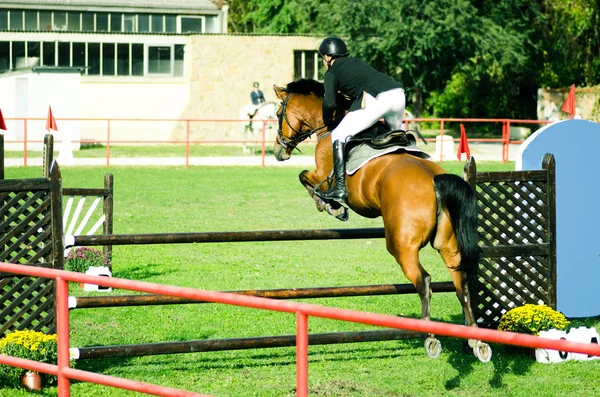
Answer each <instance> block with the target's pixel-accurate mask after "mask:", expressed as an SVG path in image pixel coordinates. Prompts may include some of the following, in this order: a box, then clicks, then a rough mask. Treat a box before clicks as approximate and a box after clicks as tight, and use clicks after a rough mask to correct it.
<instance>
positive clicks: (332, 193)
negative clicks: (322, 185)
mask: <svg viewBox="0 0 600 397" xmlns="http://www.w3.org/2000/svg"><path fill="white" fill-rule="evenodd" d="M317 195H318V196H319V197H320V198H322V199H323V200H331V201H337V202H338V203H340V204H345V203H346V199H347V198H348V192H347V191H346V189H341V188H338V187H335V186H334V187H333V188H332V189H330V190H328V191H326V192H318V193H317Z"/></svg>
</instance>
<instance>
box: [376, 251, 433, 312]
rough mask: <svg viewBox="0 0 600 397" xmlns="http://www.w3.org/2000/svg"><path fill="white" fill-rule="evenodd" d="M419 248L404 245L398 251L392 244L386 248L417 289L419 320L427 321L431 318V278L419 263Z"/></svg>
mask: <svg viewBox="0 0 600 397" xmlns="http://www.w3.org/2000/svg"><path fill="white" fill-rule="evenodd" d="M390 245H393V246H390ZM419 248H420V247H419V246H418V245H415V246H412V247H407V246H406V243H404V244H403V246H402V250H399V249H398V248H397V246H396V244H394V243H393V242H392V243H388V247H387V249H388V251H389V252H390V254H392V255H393V256H394V258H396V262H398V264H399V265H400V267H401V268H402V271H403V272H404V275H405V276H406V278H408V280H409V281H410V282H411V283H412V285H414V286H415V288H416V289H417V294H418V295H419V298H420V299H421V319H422V320H429V319H430V318H431V276H429V273H427V272H426V271H425V269H424V268H423V266H421V262H419Z"/></svg>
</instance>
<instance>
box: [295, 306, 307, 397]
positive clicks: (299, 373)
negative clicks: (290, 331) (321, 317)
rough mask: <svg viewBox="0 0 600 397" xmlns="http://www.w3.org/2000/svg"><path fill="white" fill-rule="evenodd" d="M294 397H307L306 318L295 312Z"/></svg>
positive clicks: (302, 314) (304, 315)
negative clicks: (295, 396)
mask: <svg viewBox="0 0 600 397" xmlns="http://www.w3.org/2000/svg"><path fill="white" fill-rule="evenodd" d="M296 395H297V396H298V397H306V396H308V317H307V316H306V314H304V313H302V312H296Z"/></svg>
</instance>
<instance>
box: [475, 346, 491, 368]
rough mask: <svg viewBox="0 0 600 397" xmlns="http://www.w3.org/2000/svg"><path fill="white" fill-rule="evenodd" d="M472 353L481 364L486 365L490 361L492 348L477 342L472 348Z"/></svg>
mask: <svg viewBox="0 0 600 397" xmlns="http://www.w3.org/2000/svg"><path fill="white" fill-rule="evenodd" d="M473 353H474V354H475V357H477V358H478V359H479V361H481V362H482V363H488V362H490V360H491V359H492V348H491V347H490V345H488V344H487V343H483V342H477V344H476V345H475V347H473Z"/></svg>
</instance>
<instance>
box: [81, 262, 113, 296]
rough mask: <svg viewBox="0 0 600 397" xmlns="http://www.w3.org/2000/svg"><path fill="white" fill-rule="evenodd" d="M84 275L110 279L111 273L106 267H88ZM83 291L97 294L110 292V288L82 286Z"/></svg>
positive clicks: (91, 285)
mask: <svg viewBox="0 0 600 397" xmlns="http://www.w3.org/2000/svg"><path fill="white" fill-rule="evenodd" d="M85 274H87V275H89V276H103V277H112V273H111V272H110V269H109V268H108V267H106V266H90V267H89V269H88V270H87V271H86V272H85ZM83 290H84V291H87V292H90V291H98V292H111V291H112V288H110V287H103V286H101V285H96V284H87V283H85V284H83Z"/></svg>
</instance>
